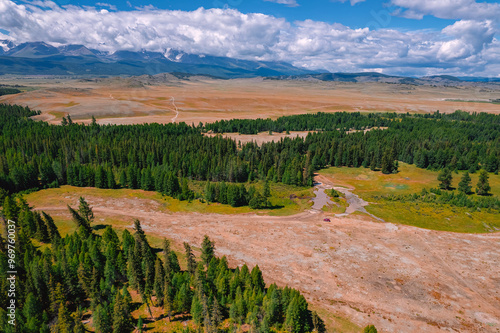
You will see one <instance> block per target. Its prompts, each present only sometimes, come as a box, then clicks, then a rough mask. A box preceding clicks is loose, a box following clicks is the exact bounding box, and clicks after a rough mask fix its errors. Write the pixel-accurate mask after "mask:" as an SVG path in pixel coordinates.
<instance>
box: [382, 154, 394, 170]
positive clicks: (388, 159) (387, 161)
mask: <svg viewBox="0 0 500 333" xmlns="http://www.w3.org/2000/svg"><path fill="white" fill-rule="evenodd" d="M393 171H394V160H393V158H392V154H391V151H390V150H388V149H387V150H386V151H385V152H384V154H383V155H382V173H383V174H386V175H388V174H391V173H392V172H393Z"/></svg>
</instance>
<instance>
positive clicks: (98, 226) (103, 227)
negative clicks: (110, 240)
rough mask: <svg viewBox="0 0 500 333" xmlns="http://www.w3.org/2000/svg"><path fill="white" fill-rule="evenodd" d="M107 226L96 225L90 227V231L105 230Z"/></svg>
mask: <svg viewBox="0 0 500 333" xmlns="http://www.w3.org/2000/svg"><path fill="white" fill-rule="evenodd" d="M106 226H107V224H96V225H94V226H92V229H93V230H95V231H98V230H102V229H106Z"/></svg>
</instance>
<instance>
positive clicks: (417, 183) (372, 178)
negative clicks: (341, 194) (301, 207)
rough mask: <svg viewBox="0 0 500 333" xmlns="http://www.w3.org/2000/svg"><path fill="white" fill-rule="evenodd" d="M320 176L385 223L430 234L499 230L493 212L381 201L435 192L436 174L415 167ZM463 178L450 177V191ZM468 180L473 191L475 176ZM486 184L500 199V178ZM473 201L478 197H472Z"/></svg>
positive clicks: (332, 172)
mask: <svg viewBox="0 0 500 333" xmlns="http://www.w3.org/2000/svg"><path fill="white" fill-rule="evenodd" d="M319 174H320V175H324V176H327V177H328V178H329V179H330V180H331V182H332V183H333V184H335V185H341V186H347V187H350V188H354V189H355V190H354V191H353V192H354V193H355V194H358V195H359V196H360V197H361V198H362V199H364V200H366V201H369V202H371V203H372V204H371V205H370V206H368V207H366V209H367V211H368V212H370V213H372V214H374V215H375V216H377V217H380V218H382V219H384V220H385V221H387V222H392V223H401V224H407V225H413V226H416V227H420V228H426V229H433V230H444V231H456V232H471V233H481V232H491V231H495V230H499V229H500V216H499V215H500V214H497V213H495V212H488V211H487V210H484V211H475V210H474V211H472V210H470V209H468V208H460V207H452V206H449V205H438V204H430V203H413V202H404V203H402V202H396V201H387V200H381V199H380V197H381V196H387V195H390V194H413V193H419V192H420V191H421V190H422V189H423V188H427V189H430V188H435V187H437V186H438V185H439V182H438V181H437V176H438V172H437V171H431V170H424V169H419V168H417V167H416V166H414V165H409V164H405V163H400V165H399V172H398V173H397V174H391V175H384V174H382V173H381V172H380V171H371V170H370V169H365V168H328V169H324V170H321V171H319ZM462 174H463V173H462V172H459V173H458V174H457V173H454V174H453V187H455V188H456V187H458V183H459V181H460V178H461V177H462ZM470 176H471V179H472V184H473V188H474V187H475V184H477V181H478V173H475V174H471V175H470ZM489 182H490V186H491V193H492V194H493V195H495V196H500V176H499V175H494V174H490V178H489ZM472 197H477V196H476V195H475V194H473V195H472ZM495 228H497V229H495Z"/></svg>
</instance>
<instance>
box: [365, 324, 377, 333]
mask: <svg viewBox="0 0 500 333" xmlns="http://www.w3.org/2000/svg"><path fill="white" fill-rule="evenodd" d="M363 333H377V329H376V328H375V326H373V325H368V326H366V327H365V329H364V330H363Z"/></svg>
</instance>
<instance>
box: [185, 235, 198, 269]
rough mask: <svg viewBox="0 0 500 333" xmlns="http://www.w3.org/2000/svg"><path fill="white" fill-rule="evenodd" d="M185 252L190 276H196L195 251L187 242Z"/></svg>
mask: <svg viewBox="0 0 500 333" xmlns="http://www.w3.org/2000/svg"><path fill="white" fill-rule="evenodd" d="M184 250H185V253H186V262H187V270H188V272H189V274H194V272H195V270H196V259H195V257H194V254H193V251H192V250H191V246H190V245H189V244H188V243H186V242H184Z"/></svg>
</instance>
